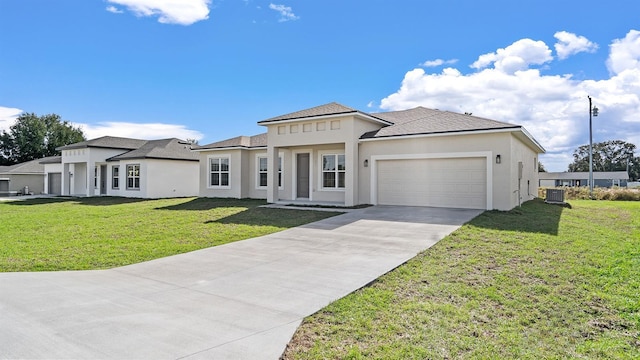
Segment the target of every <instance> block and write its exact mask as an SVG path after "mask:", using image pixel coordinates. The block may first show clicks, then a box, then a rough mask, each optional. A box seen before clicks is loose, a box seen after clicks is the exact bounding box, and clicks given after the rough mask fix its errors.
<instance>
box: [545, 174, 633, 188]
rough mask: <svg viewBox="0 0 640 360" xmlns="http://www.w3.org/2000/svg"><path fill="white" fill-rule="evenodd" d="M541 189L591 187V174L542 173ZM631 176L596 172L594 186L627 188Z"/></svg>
mask: <svg viewBox="0 0 640 360" xmlns="http://www.w3.org/2000/svg"><path fill="white" fill-rule="evenodd" d="M538 177H539V179H540V183H539V184H540V187H556V186H589V172H588V171H576V172H541V173H540V174H539V175H538ZM628 181H629V174H628V173H627V172H626V171H594V172H593V186H597V187H606V188H610V187H612V186H621V187H626V186H627V182H628Z"/></svg>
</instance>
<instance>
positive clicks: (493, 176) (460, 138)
mask: <svg viewBox="0 0 640 360" xmlns="http://www.w3.org/2000/svg"><path fill="white" fill-rule="evenodd" d="M464 153H486V154H488V155H487V156H489V157H490V161H488V168H487V171H490V179H489V180H488V181H489V182H490V183H491V184H492V185H491V188H490V189H489V190H490V192H491V193H492V196H491V197H492V205H491V207H492V208H495V209H500V210H507V209H511V208H512V207H513V206H511V201H510V197H511V194H510V192H511V191H510V190H509V189H510V188H511V167H510V165H509V164H510V161H512V159H511V155H510V153H511V134H510V133H487V134H472V135H449V136H432V137H429V136H427V137H419V136H416V137H404V138H394V139H385V140H373V141H362V142H361V143H360V160H361V161H359V163H358V170H359V191H358V203H359V204H370V203H371V201H372V199H371V169H372V168H373V167H374V166H372V165H373V164H371V161H372V157H374V158H375V157H376V156H393V155H398V156H401V155H415V154H426V155H428V156H438V154H445V157H446V156H451V155H452V154H464ZM498 154H500V156H501V163H500V164H496V163H495V157H496V155H498ZM365 160H367V162H368V166H367V167H365V166H364V161H365ZM399 176H411V174H399Z"/></svg>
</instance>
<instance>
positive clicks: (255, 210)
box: [0, 197, 335, 272]
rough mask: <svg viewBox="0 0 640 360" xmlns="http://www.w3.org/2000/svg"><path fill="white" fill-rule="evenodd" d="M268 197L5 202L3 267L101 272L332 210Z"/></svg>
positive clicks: (1, 209)
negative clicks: (273, 203) (276, 205)
mask: <svg viewBox="0 0 640 360" xmlns="http://www.w3.org/2000/svg"><path fill="white" fill-rule="evenodd" d="M264 203H265V202H264V201H259V200H234V199H205V198H198V199H194V198H183V199H162V200H143V199H126V198H115V197H97V198H82V199H77V198H49V199H32V200H26V201H15V202H2V203H0V241H1V244H2V246H1V247H0V271H2V272H7V271H45V270H80V269H104V268H111V267H116V266H121V265H127V264H133V263H137V262H141V261H146V260H152V259H156V258H160V257H164V256H169V255H175V254H179V253H184V252H188V251H193V250H198V249H203V248H206V247H211V246H216V245H221V244H226V243H230V242H233V241H238V240H243V239H248V238H252V237H256V236H261V235H266V234H270V233H274V232H277V231H281V230H283V229H286V228H290V227H294V226H298V225H302V224H306V223H309V222H313V221H316V220H320V219H323V218H326V217H329V216H333V215H335V213H326V212H320V211H302V210H288V209H269V208H261V207H259V206H260V205H263V204H264Z"/></svg>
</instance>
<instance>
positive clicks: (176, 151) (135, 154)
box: [107, 138, 198, 161]
mask: <svg viewBox="0 0 640 360" xmlns="http://www.w3.org/2000/svg"><path fill="white" fill-rule="evenodd" d="M131 159H165V160H187V161H198V154H195V153H193V152H192V151H191V145H190V144H189V143H188V142H186V141H183V140H180V139H176V138H172V139H160V140H149V141H145V142H144V143H143V144H142V146H140V147H139V148H137V149H134V150H131V151H127V152H125V153H123V154H120V155H116V156H113V157H111V158H109V159H107V161H118V160H131Z"/></svg>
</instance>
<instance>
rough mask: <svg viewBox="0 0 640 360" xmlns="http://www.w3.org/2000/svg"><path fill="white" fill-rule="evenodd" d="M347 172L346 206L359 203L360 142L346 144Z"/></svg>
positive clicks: (345, 159)
mask: <svg viewBox="0 0 640 360" xmlns="http://www.w3.org/2000/svg"><path fill="white" fill-rule="evenodd" d="M344 161H345V166H346V168H347V171H346V172H345V184H344V185H345V188H344V206H355V205H357V203H358V169H359V168H358V166H359V165H360V160H359V153H358V142H357V141H347V142H346V143H345V144H344Z"/></svg>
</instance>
